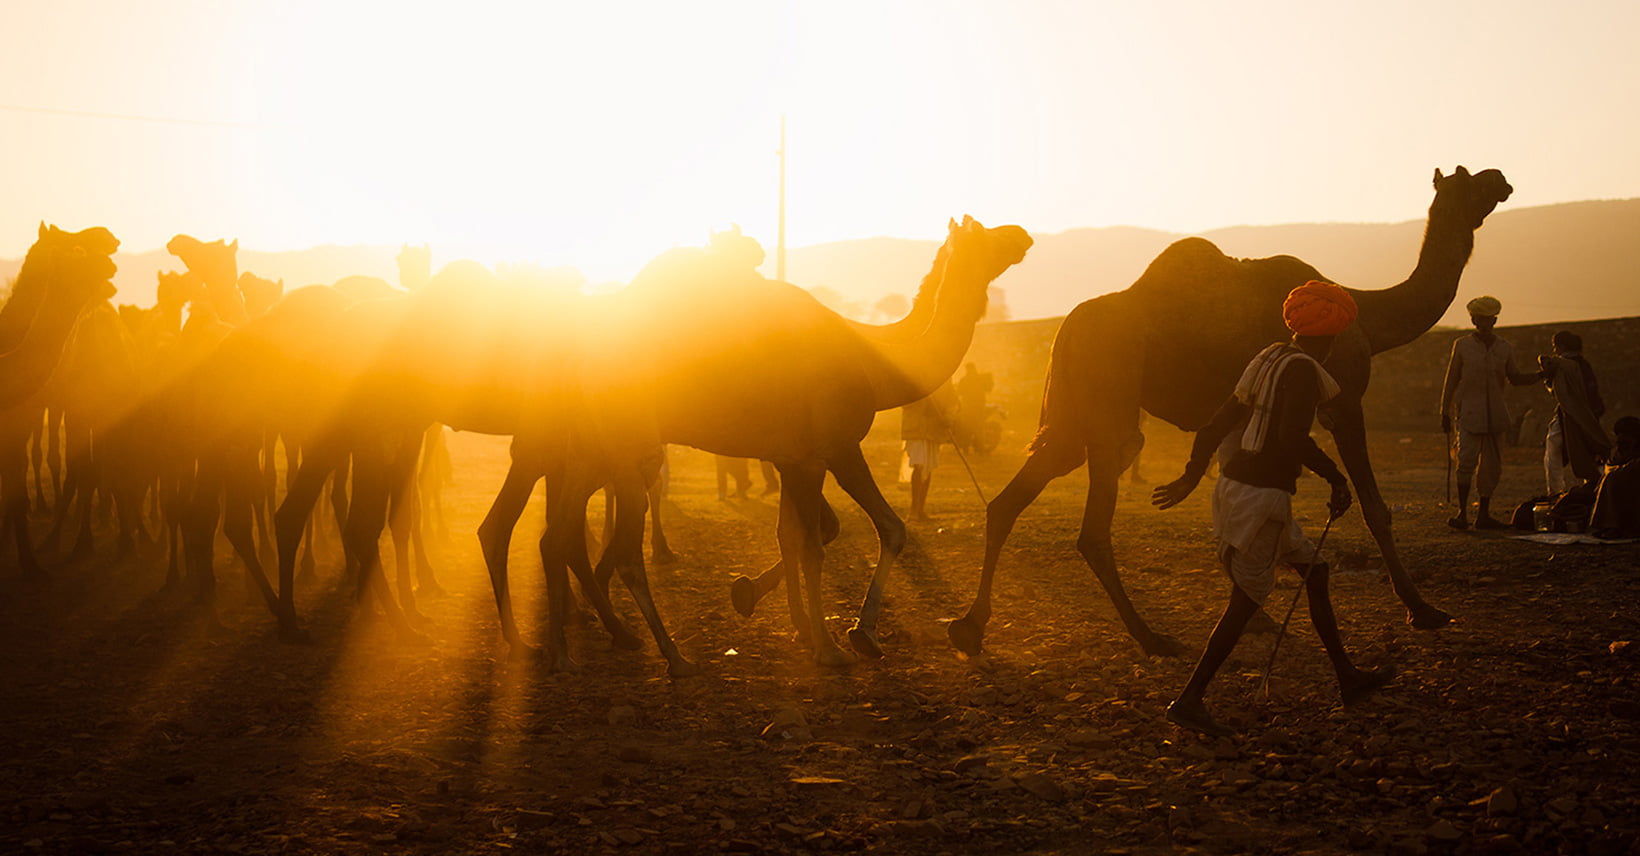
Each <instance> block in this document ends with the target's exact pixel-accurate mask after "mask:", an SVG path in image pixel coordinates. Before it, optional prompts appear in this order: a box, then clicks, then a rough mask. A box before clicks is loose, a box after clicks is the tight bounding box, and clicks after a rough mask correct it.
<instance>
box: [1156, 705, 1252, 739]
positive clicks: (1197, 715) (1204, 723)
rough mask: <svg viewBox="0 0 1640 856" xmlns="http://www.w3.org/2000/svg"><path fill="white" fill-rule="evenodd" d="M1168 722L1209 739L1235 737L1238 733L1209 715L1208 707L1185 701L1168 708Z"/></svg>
mask: <svg viewBox="0 0 1640 856" xmlns="http://www.w3.org/2000/svg"><path fill="white" fill-rule="evenodd" d="M1167 721H1168V722H1171V723H1173V724H1174V725H1177V726H1179V727H1180V728H1188V729H1190V730H1191V731H1194V732H1196V733H1198V734H1205V735H1207V736H1208V737H1233V736H1235V733H1236V732H1235V731H1233V730H1231V729H1230V728H1228V727H1226V726H1223V725H1220V724H1219V723H1218V722H1216V721H1215V720H1214V719H1213V717H1212V716H1210V715H1208V713H1207V707H1206V706H1205V705H1203V704H1202V703H1201V702H1193V701H1184V700H1183V699H1180V700H1178V701H1175V702H1173V703H1172V704H1170V705H1168V706H1167Z"/></svg>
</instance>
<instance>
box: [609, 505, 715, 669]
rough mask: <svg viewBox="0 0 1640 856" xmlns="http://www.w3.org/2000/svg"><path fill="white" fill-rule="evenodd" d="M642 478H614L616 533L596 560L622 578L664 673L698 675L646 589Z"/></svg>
mask: <svg viewBox="0 0 1640 856" xmlns="http://www.w3.org/2000/svg"><path fill="white" fill-rule="evenodd" d="M644 481H645V480H644V479H643V477H642V476H641V475H639V474H636V473H633V474H630V475H628V476H624V477H617V478H616V480H615V483H614V488H615V492H616V500H615V532H614V540H613V541H612V542H611V544H610V546H609V547H608V548H606V549H605V550H604V555H603V557H602V558H601V559H600V560H599V564H600V565H602V564H603V563H605V562H613V563H614V564H615V567H616V570H617V571H618V572H619V573H620V575H621V582H622V583H624V584H625V585H626V589H627V591H628V592H631V594H632V600H633V602H635V603H636V604H637V605H638V612H640V613H642V614H643V617H644V622H645V623H646V624H648V625H649V632H650V634H651V635H652V636H654V637H655V646H656V648H658V649H659V650H660V653H661V656H662V657H665V658H666V674H667V675H668V676H670V677H674V678H683V677H688V676H690V675H698V674H700V667H699V666H697V665H695V664H694V663H691V662H689V661H688V660H686V659H684V656H683V654H682V652H680V651H679V650H678V645H677V643H676V642H675V641H673V639H672V634H671V633H669V632H667V630H666V624H665V623H664V622H663V621H662V620H661V615H660V610H659V609H657V608H656V607H655V598H654V596H653V594H652V593H651V592H650V590H649V575H648V573H647V572H645V570H644V564H643V524H644V514H643V510H644V500H645V499H646V498H647V494H649V493H651V491H650V490H649V489H647V488H646V487H645V484H644Z"/></svg>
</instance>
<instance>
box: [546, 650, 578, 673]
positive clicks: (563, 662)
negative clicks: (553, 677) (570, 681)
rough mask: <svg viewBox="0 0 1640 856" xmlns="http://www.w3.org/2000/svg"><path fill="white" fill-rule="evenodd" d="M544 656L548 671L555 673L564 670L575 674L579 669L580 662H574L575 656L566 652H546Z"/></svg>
mask: <svg viewBox="0 0 1640 856" xmlns="http://www.w3.org/2000/svg"><path fill="white" fill-rule="evenodd" d="M544 658H545V660H546V664H547V672H548V673H551V674H557V673H559V672H564V673H569V674H576V673H578V672H580V671H581V664H580V663H578V662H576V660H575V658H574V657H571V656H570V655H568V654H565V653H558V654H546V655H544Z"/></svg>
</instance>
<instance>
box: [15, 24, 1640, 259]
mask: <svg viewBox="0 0 1640 856" xmlns="http://www.w3.org/2000/svg"><path fill="white" fill-rule="evenodd" d="M0 31H3V32H5V34H6V48H5V50H3V51H0V138H3V139H4V140H5V152H6V154H7V156H8V161H7V166H6V167H5V169H4V170H0V200H4V204H3V205H0V255H3V256H8V257H10V256H18V255H21V253H22V252H23V251H24V250H25V249H26V247H27V245H28V244H29V242H30V241H31V240H32V238H33V236H34V228H35V225H36V223H37V222H38V221H39V220H41V219H45V220H47V221H51V222H55V223H58V224H60V225H62V226H64V227H65V228H75V229H77V228H82V227H85V226H88V225H106V226H108V227H109V228H111V229H113V230H114V232H115V233H116V234H117V235H119V236H120V238H121V239H122V240H124V241H125V245H126V247H127V248H128V249H132V250H141V249H149V248H154V247H158V246H160V245H162V244H163V243H164V242H165V240H166V239H168V238H169V237H170V236H171V235H173V234H175V233H177V232H190V233H193V234H195V235H197V236H199V237H201V238H205V239H212V238H216V237H228V238H235V237H237V238H238V239H240V241H241V245H242V246H244V247H246V248H253V249H260V250H282V249H297V248H302V247H307V246H312V245H316V244H324V243H338V244H353V243H385V244H394V243H400V242H421V241H428V242H432V243H433V244H434V250H435V253H436V257H438V258H442V259H448V258H450V257H453V256H456V255H472V256H475V257H478V258H480V259H483V260H487V261H495V260H498V259H533V260H537V261H540V262H542V263H545V264H576V265H579V266H581V267H582V268H583V269H584V270H585V271H586V272H587V273H588V274H589V275H590V276H591V277H592V278H593V279H595V280H596V279H609V278H614V279H624V278H626V277H628V276H630V275H631V273H633V272H634V271H635V270H636V268H637V266H638V265H639V264H641V263H642V262H643V261H644V260H645V259H647V258H649V257H650V256H652V255H653V254H654V253H656V252H658V251H659V250H661V249H664V248H666V247H668V246H671V245H674V244H698V243H700V242H702V241H703V240H704V238H705V236H706V234H707V232H708V230H709V229H712V228H721V227H724V226H727V225H728V224H729V223H731V222H738V223H740V224H741V225H742V227H743V228H744V229H745V231H746V232H748V233H749V234H751V235H753V236H755V237H758V238H759V239H761V240H762V241H763V242H764V243H765V245H766V246H768V247H770V248H772V247H773V244H774V237H775V200H776V175H777V172H776V170H777V162H776V158H775V150H776V148H777V144H778V127H779V116H780V114H782V113H785V114H786V115H787V133H788V147H787V148H788V152H789V163H788V178H787V182H788V199H789V201H788V242H789V243H790V244H791V245H792V246H801V245H805V244H813V243H819V242H823V241H831V240H840V239H847V238H858V237H869V236H877V235H891V236H902V237H915V238H939V237H941V236H942V235H943V231H942V230H943V228H944V224H945V222H946V219H947V218H948V217H951V216H953V215H961V214H963V213H971V214H973V215H974V216H976V217H978V218H980V219H981V220H983V221H985V222H987V223H1002V222H1015V223H1019V224H1021V225H1024V226H1025V227H1026V228H1028V229H1031V230H1032V231H1035V232H1039V233H1048V232H1057V231H1061V230H1064V229H1068V228H1073V227H1078V226H1107V225H1119V224H1127V225H1138V226H1148V227H1155V228H1160V229H1167V230H1172V231H1180V232H1192V231H1203V230H1207V229H1212V228H1216V227H1220V226H1230V225H1238V224H1263V223H1285V222H1301V221H1401V220H1413V219H1422V217H1423V214H1424V211H1425V209H1426V208H1427V207H1428V204H1429V195H1430V191H1429V175H1430V173H1431V171H1432V170H1433V169H1434V168H1435V167H1437V166H1439V167H1442V168H1444V169H1447V170H1450V169H1451V168H1452V167H1454V166H1456V165H1458V164H1460V163H1461V164H1464V165H1467V166H1468V167H1470V168H1471V169H1472V170H1478V169H1482V168H1486V167H1498V168H1500V169H1502V170H1503V171H1504V173H1505V174H1506V175H1507V176H1508V177H1509V179H1510V181H1511V183H1513V184H1514V186H1515V188H1516V194H1515V196H1514V198H1513V199H1511V200H1510V202H1509V203H1508V204H1509V205H1511V206H1526V205H1540V204H1546V203H1552V202H1564V201H1573V200H1580V199H1593V198H1626V197H1635V196H1640V157H1637V156H1636V152H1640V111H1637V110H1635V109H1634V105H1636V104H1637V103H1640V51H1636V50H1635V49H1634V37H1635V33H1637V32H1640V3H1635V2H1633V0H1589V2H1579V0H1562V2H1558V3H1552V4H1551V3H1544V2H1541V0H1531V1H1530V2H1527V0H1487V2H1444V0H1433V2H1432V1H1431V0H1411V1H1410V2H1403V0H1379V2H1374V3H1343V2H1325V0H1324V2H1315V0H1240V2H1235V3H1225V2H1216V0H1202V1H1201V2H1165V0H1160V1H1153V2H1142V3H1135V2H1045V1H1043V0H1008V2H949V0H945V1H944V2H894V1H893V0H872V2H864V3H853V2H838V0H828V2H824V3H802V2H746V3H710V2H686V3H680V2H646V3H619V2H541V1H540V0H535V2H513V3H498V2H482V0H466V2H462V3H450V2H442V0H441V2H402V0H401V2H396V3H381V2H358V1H357V0H319V1H318V2H311V0H277V2H262V0H222V2H206V0H144V2H141V3H132V2H128V0H53V2H49V3H42V2H37V3H28V2H21V0H8V2H6V3H5V6H4V11H0ZM53 111H62V112H53ZM80 114H99V115H80ZM106 116H123V117H147V118H149V119H169V120H176V121H164V122H160V121H143V120H138V119H129V118H106Z"/></svg>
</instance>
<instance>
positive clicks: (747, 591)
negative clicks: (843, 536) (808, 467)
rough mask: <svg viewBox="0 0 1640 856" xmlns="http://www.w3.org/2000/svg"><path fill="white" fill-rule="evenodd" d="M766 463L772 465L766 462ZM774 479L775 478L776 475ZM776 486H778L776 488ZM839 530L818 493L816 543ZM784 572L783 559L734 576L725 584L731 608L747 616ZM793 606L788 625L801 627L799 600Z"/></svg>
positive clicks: (833, 536)
mask: <svg viewBox="0 0 1640 856" xmlns="http://www.w3.org/2000/svg"><path fill="white" fill-rule="evenodd" d="M770 466H774V465H773V464H770ZM776 482H778V478H777V479H776ZM776 489H777V490H778V488H776ZM840 531H842V525H841V524H840V523H838V522H837V512H836V511H834V510H833V509H832V507H831V503H829V502H827V501H826V499H825V497H824V496H822V497H821V498H820V543H822V544H830V543H831V542H832V541H835V540H837V533H838V532H840ZM785 576H786V565H785V563H784V562H775V563H774V564H773V565H770V566H769V567H768V569H767V570H765V571H764V572H763V573H761V574H758V575H757V576H755V577H748V576H745V575H744V574H743V575H741V576H738V577H735V579H734V582H732V583H730V584H729V600H730V602H731V603H733V604H734V607H735V611H736V612H739V613H740V614H741V615H744V616H746V617H747V618H751V617H752V613H753V612H754V611H756V610H757V605H758V604H759V603H760V602H762V600H763V598H764V597H767V596H768V595H770V594H772V593H774V590H775V589H777V588H780V582H781V580H783V579H785ZM796 606H797V608H798V609H797V612H794V613H793V614H792V626H793V627H796V628H799V629H802V628H804V627H806V626H807V624H808V619H807V618H806V617H805V616H804V615H803V613H802V603H801V602H798V603H797V604H796Z"/></svg>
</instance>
